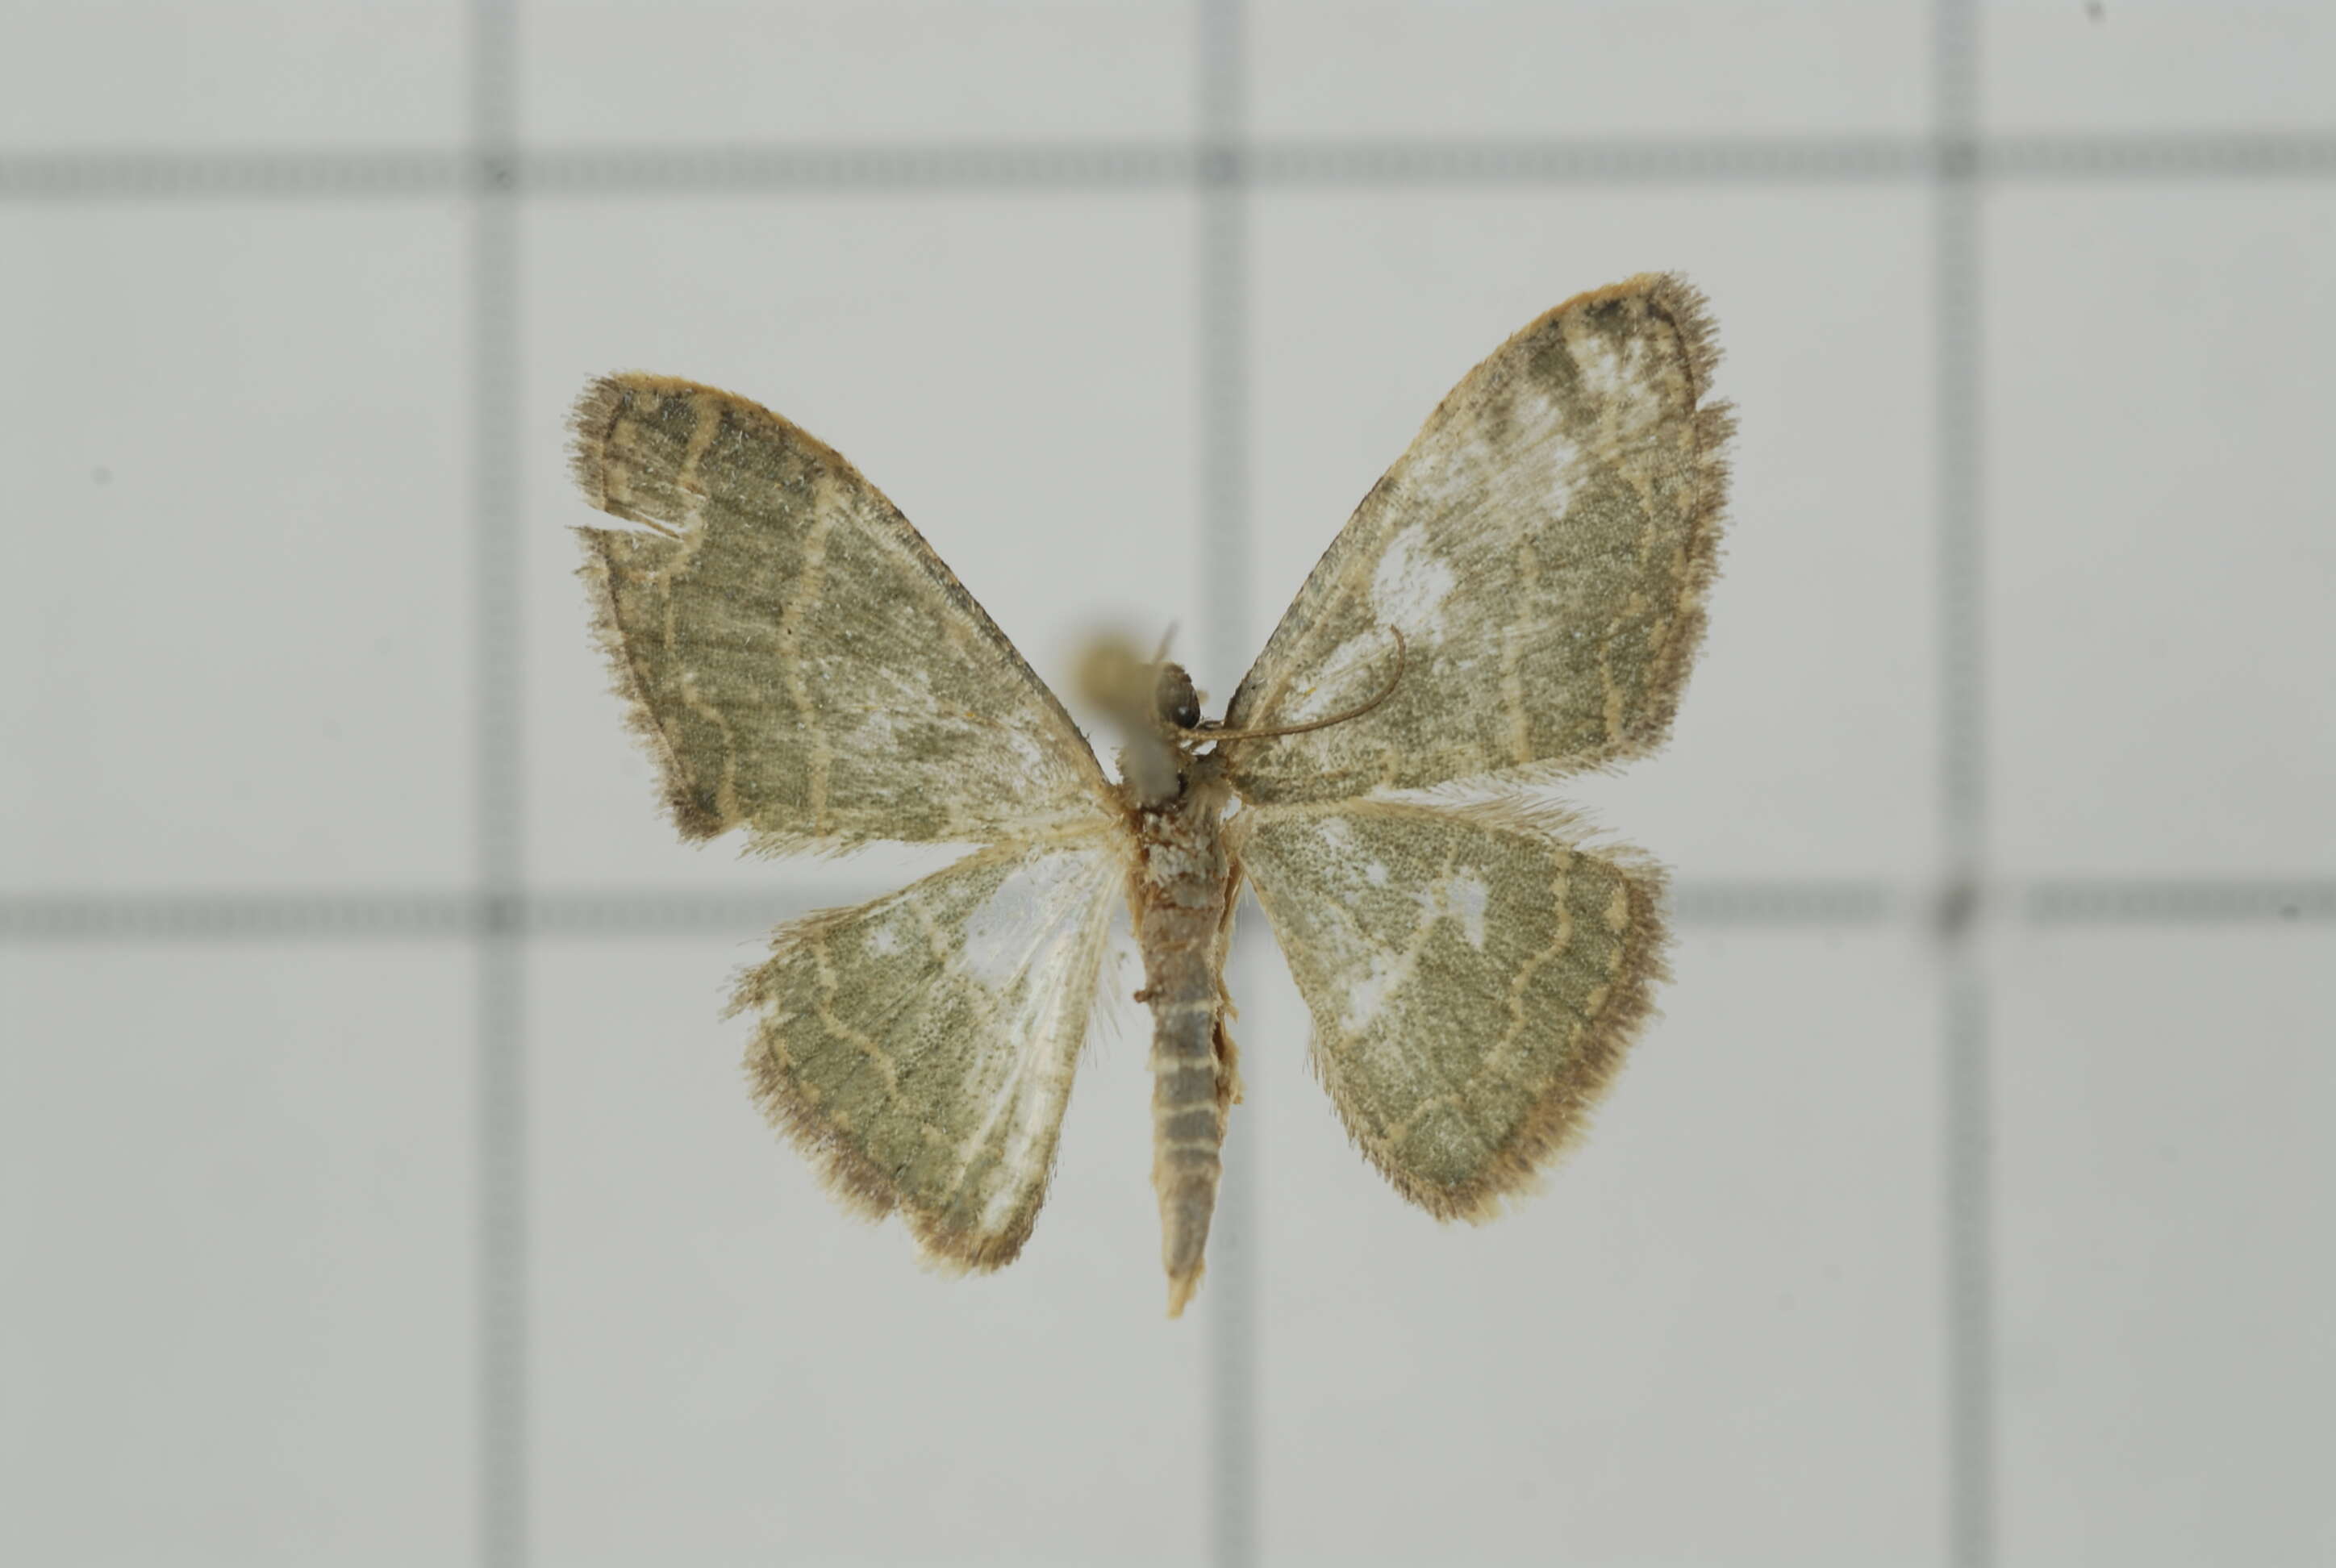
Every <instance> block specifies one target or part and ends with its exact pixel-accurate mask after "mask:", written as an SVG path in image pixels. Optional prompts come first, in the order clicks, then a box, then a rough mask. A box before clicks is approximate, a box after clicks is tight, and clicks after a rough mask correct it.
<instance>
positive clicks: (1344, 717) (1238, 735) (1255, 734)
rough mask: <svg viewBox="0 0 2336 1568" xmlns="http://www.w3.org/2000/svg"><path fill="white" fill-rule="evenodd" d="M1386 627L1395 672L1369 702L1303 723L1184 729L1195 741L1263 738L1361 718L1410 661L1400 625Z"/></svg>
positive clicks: (1391, 688)
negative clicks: (1392, 647)
mask: <svg viewBox="0 0 2336 1568" xmlns="http://www.w3.org/2000/svg"><path fill="white" fill-rule="evenodd" d="M1387 630H1389V631H1390V632H1393V633H1394V634H1395V673H1394V674H1393V675H1391V676H1389V677H1387V685H1385V686H1383V687H1379V690H1378V695H1377V696H1375V697H1373V698H1371V700H1370V701H1368V702H1366V703H1361V704H1358V705H1357V706H1354V707H1350V708H1348V710H1347V711H1346V712H1344V713H1334V714H1332V715H1331V716H1329V718H1318V719H1313V720H1310V721H1309V722H1308V723H1305V724H1278V725H1266V726H1262V727H1260V728H1257V729H1225V728H1223V727H1222V726H1221V725H1219V724H1204V725H1202V726H1201V727H1200V728H1198V729H1188V730H1185V731H1183V733H1184V734H1185V735H1191V736H1192V737H1193V738H1195V739H1197V740H1264V739H1266V738H1268V737H1269V736H1271V735H1304V734H1305V733H1306V732H1307V731H1308V730H1315V729H1329V727H1330V726H1332V725H1334V724H1344V723H1346V722H1347V721H1348V719H1350V718H1360V717H1362V716H1364V715H1365V714H1367V713H1368V712H1370V711H1371V709H1373V708H1375V707H1377V706H1379V704H1381V703H1383V702H1385V701H1387V698H1389V697H1391V696H1394V695H1395V688H1396V683H1397V681H1399V680H1401V679H1403V668H1404V666H1405V664H1406V663H1407V662H1408V661H1409V658H1410V650H1409V648H1407V646H1406V644H1405V642H1404V640H1403V628H1401V627H1399V626H1396V625H1394V624H1392V623H1390V624H1389V625H1388V627H1387Z"/></svg>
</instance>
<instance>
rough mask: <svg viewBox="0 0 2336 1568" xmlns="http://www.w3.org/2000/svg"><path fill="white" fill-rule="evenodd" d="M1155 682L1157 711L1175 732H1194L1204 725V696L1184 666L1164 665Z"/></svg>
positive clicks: (1161, 719)
mask: <svg viewBox="0 0 2336 1568" xmlns="http://www.w3.org/2000/svg"><path fill="white" fill-rule="evenodd" d="M1159 670H1160V673H1159V675H1158V677H1155V678H1154V680H1153V686H1152V702H1153V711H1154V712H1155V713H1156V714H1158V716H1159V717H1160V722H1161V723H1163V724H1164V725H1166V726H1169V727H1170V728H1171V729H1179V730H1185V729H1194V728H1197V727H1198V726H1199V725H1200V722H1201V694H1200V693H1199V692H1198V691H1196V690H1194V689H1193V687H1192V677H1191V676H1189V675H1187V674H1185V673H1184V667H1183V665H1181V664H1164V663H1163V664H1162V665H1161V666H1159Z"/></svg>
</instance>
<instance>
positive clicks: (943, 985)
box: [732, 837, 1127, 1269]
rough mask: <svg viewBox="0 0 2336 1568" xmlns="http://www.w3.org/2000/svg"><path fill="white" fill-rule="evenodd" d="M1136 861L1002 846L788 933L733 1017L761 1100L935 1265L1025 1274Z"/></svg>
mask: <svg viewBox="0 0 2336 1568" xmlns="http://www.w3.org/2000/svg"><path fill="white" fill-rule="evenodd" d="M1124 854H1125V852H1124V849H1123V848H1122V846H1121V844H1120V842H1118V841H1117V840H1116V839H1113V838H1107V837H1097V838H1090V839H1086V840H1084V841H1082V840H1066V841H1057V842H1052V843H1046V844H1032V845H1015V844H1006V845H999V846H997V847H995V848H992V849H988V850H984V851H981V852H978V853H977V854H974V855H972V856H969V857H968V858H967V859H965V860H963V861H960V862H958V863H957V864H956V865H953V866H951V867H949V869H948V870H947V871H944V872H938V873H937V874H935V875H933V876H930V877H927V878H926V879H925V880H924V881H920V882H916V883H914V884H912V885H911V886H909V887H907V888H903V889H902V890H901V891H899V892H896V893H892V894H891V895H889V896H887V897H884V898H881V899H878V900H877V901H874V902H873V903H869V904H862V905H861V906H860V907H859V908H857V909H850V910H831V911H827V912H825V913H822V914H817V915H813V916H812V917H810V918H809V919H807V920H798V921H796V922H795V923H794V924H793V925H789V926H784V927H782V928H781V929H780V930H779V932H778V934H777V936H776V938H775V940H774V943H773V946H772V954H771V958H770V959H769V961H768V962H766V963H764V964H763V965H762V966H761V967H759V968H757V969H751V970H749V971H748V972H747V973H746V974H745V976H744V977H743V978H742V979H741V980H740V982H739V987H738V992H737V995H736V996H735V998H733V1001H732V1010H733V1011H734V1012H754V1013H758V1014H759V1015H760V1017H761V1026H760V1027H759V1028H758V1029H757V1030H756V1032H755V1036H754V1043H753V1044H752V1045H751V1046H750V1047H748V1048H747V1053H746V1065H747V1071H748V1074H749V1076H751V1077H752V1079H753V1082H754V1093H755V1098H756V1099H757V1100H758V1101H760V1102H761V1104H762V1105H763V1108H764V1111H765V1112H766V1113H767V1114H768V1115H769V1116H770V1118H771V1120H772V1121H773V1122H774V1124H775V1125H777V1126H778V1127H779V1128H780V1129H781V1130H782V1131H784V1133H786V1134H787V1135H788V1136H789V1137H791V1138H792V1139H793V1141H794V1143H795V1144H796V1145H797V1146H798V1147H800V1148H801V1149H802V1150H803V1153H804V1154H806V1155H807V1156H808V1157H809V1158H810V1159H811V1161H812V1163H813V1165H814V1166H816V1167H817V1168H818V1170H819V1172H820V1174H822V1176H823V1177H824V1178H825V1179H826V1181H827V1183H828V1184H829V1186H830V1187H831V1188H832V1190H833V1191H834V1192H835V1193H836V1195H837V1196H838V1197H839V1198H840V1199H842V1201H843V1202H844V1203H846V1204H848V1205H849V1206H851V1207H852V1208H854V1209H857V1210H858V1211H860V1212H861V1213H864V1214H867V1215H869V1216H871V1218H872V1217H880V1216H881V1215H884V1214H887V1213H891V1211H892V1210H894V1209H896V1208H897V1209H899V1210H900V1213H901V1214H902V1216H903V1217H904V1218H905V1219H906V1220H907V1221H908V1223H909V1228H910V1231H911V1232H913V1233H914V1234H915V1236H916V1239H917V1242H918V1245H919V1246H920V1247H921V1248H922V1249H923V1250H924V1251H925V1252H926V1253H927V1255H929V1256H930V1257H931V1258H933V1259H934V1260H936V1261H939V1262H942V1263H945V1264H949V1265H953V1266H957V1267H965V1268H975V1269H995V1268H998V1267H1000V1266H1001V1265H1003V1264H1006V1263H1008V1262H1011V1261H1013V1259H1014V1256H1015V1254H1016V1253H1017V1252H1018V1251H1021V1250H1022V1243H1023V1242H1024V1241H1026V1240H1027V1238H1028V1236H1029V1234H1030V1227H1031V1224H1032V1222H1034V1221H1035V1220H1036V1219H1037V1213H1038V1206H1039V1204H1040V1203H1044V1202H1045V1201H1046V1182H1047V1178H1048V1176H1049V1174H1051V1173H1052V1171H1053V1169H1054V1164H1055V1141H1056V1134H1057V1132H1058V1131H1059V1130H1060V1128H1061V1125H1062V1120H1063V1106H1064V1104H1065V1102H1066V1100H1067V1099H1068V1098H1069V1096H1070V1092H1071V1075H1072V1071H1073V1069H1074V1068H1075V1067H1076V1066H1077V1063H1078V1055H1079V1047H1080V1045H1081V1043H1082V1042H1083V1041H1084V1040H1085V1037H1086V1030H1087V1020H1088V1018H1089V1016H1090V1014H1091V1013H1092V1012H1093V1010H1094V1008H1095V995H1096V987H1095V980H1096V967H1097V965H1098V964H1099V963H1100V962H1101V961H1102V958H1103V952H1104V947H1105V938H1106V934H1107V932H1108V931H1109V929H1110V924H1111V913H1112V911H1113V909H1114V907H1115V906H1116V905H1117V903H1118V902H1119V901H1120V899H1121V897H1122V896H1123V894H1124V889H1125V881H1126V874H1127V870H1126V861H1125V858H1124Z"/></svg>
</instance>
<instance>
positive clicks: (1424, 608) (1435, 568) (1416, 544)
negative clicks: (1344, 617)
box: [1371, 529, 1460, 642]
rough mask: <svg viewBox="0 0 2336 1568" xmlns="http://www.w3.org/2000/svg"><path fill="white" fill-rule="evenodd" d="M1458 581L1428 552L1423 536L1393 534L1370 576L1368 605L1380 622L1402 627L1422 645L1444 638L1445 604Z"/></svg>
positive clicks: (1408, 635)
mask: <svg viewBox="0 0 2336 1568" xmlns="http://www.w3.org/2000/svg"><path fill="white" fill-rule="evenodd" d="M1459 581H1460V579H1458V578H1457V577H1455V575H1453V571H1452V568H1451V567H1450V565H1448V564H1447V563H1446V562H1445V560H1443V559H1442V558H1440V557H1438V556H1436V555H1433V554H1431V553H1430V552H1429V551H1428V549H1427V546H1426V541H1425V536H1424V534H1423V533H1422V531H1420V530H1417V529H1413V530H1410V531H1406V532H1403V533H1399V534H1397V535H1396V538H1395V542H1394V543H1392V544H1390V545H1388V546H1387V554H1385V555H1384V556H1381V557H1380V558H1379V569H1378V570H1377V571H1376V572H1374V573H1372V574H1371V604H1372V607H1373V609H1375V610H1376V611H1377V614H1378V618H1379V620H1380V621H1381V622H1382V623H1383V624H1385V625H1388V626H1396V627H1400V628H1403V631H1404V634H1405V635H1406V636H1407V637H1413V638H1419V639H1420V640H1421V641H1423V642H1435V641H1437V640H1440V639H1441V638H1442V637H1443V635H1444V601H1445V599H1447V598H1449V597H1450V596H1451V593H1452V590H1453V589H1455V587H1457V586H1458V585H1459Z"/></svg>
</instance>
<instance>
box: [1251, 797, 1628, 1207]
mask: <svg viewBox="0 0 2336 1568" xmlns="http://www.w3.org/2000/svg"><path fill="white" fill-rule="evenodd" d="M1570 827H1571V824H1570V823H1568V822H1567V820H1566V819H1565V818H1564V817H1563V816H1562V814H1560V813H1554V812H1547V811H1543V812H1540V813H1533V814H1528V813H1525V812H1523V810H1522V809H1520V808H1515V807H1502V806H1471V807H1464V808H1458V809H1445V808H1443V807H1439V806H1430V805H1423V804H1417V803H1410V802H1401V801H1380V800H1371V801H1346V802H1339V803H1330V804H1325V805H1305V806H1268V807H1263V808H1252V809H1250V810H1246V811H1243V812H1241V813H1240V814H1239V815H1238V816H1237V817H1235V818H1234V819H1233V822H1232V823H1231V832H1232V833H1233V836H1234V841H1235V848H1236V852H1237V853H1238V854H1239V855H1240V856H1241V864H1242V866H1243V868H1244V869H1245V870H1246V871H1247V872H1248V874H1249V878H1250V880H1251V882H1252V883H1253V884H1254V885H1255V887H1256V889H1257V897H1258V901H1259V902H1260V904H1262V905H1263V906H1264V908H1265V912H1266V916H1267V918H1268V919H1269V920H1270V921H1271V922H1272V925H1273V930H1274V935H1275V936H1276V937H1277V938H1279V939H1280V943H1281V950H1282V952H1283V954H1284V955H1285V956H1286V957H1287V958H1288V959H1289V961H1290V973H1291V974H1292V975H1293V976H1294V977H1295V978H1296V979H1297V981H1298V989H1299V992H1300V993H1301V994H1302V995H1303V996H1304V997H1305V998H1306V1005H1307V1008H1308V1009H1309V1011H1310V1012H1311V1013H1312V1014H1313V1018H1314V1047H1313V1058H1314V1067H1315V1071H1316V1072H1317V1074H1319V1076H1320V1077H1321V1079H1322V1084H1323V1086H1324V1087H1325V1088H1327V1089H1328V1090H1329V1093H1330V1098H1331V1099H1332V1100H1333V1101H1334V1102H1335V1103H1336V1104H1337V1105H1338V1115H1340V1116H1341V1117H1342V1118H1343V1119H1344V1120H1345V1122H1346V1124H1347V1130H1348V1133H1349V1134H1350V1135H1352V1136H1353V1138H1354V1140H1355V1142H1356V1144H1358V1146H1359V1147H1360V1148H1361V1149H1362V1151H1363V1154H1365V1155H1366V1156H1367V1157H1368V1159H1369V1160H1370V1162H1371V1164H1374V1165H1377V1167H1378V1168H1379V1170H1380V1171H1381V1173H1383V1174H1385V1175H1386V1176H1387V1180H1388V1181H1390V1182H1392V1183H1395V1186H1396V1190H1397V1191H1398V1192H1400V1193H1403V1195H1404V1196H1405V1197H1406V1198H1409V1199H1410V1200H1411V1201H1412V1202H1414V1203H1417V1204H1419V1205H1420V1206H1421V1207H1423V1208H1425V1209H1426V1210H1427V1211H1428V1212H1429V1213H1433V1214H1435V1215H1436V1217H1437V1218H1439V1219H1451V1218H1455V1217H1457V1218H1466V1219H1482V1218H1485V1217H1487V1216H1488V1215H1489V1214H1491V1213H1493V1212H1494V1209H1495V1208H1496V1206H1497V1201H1498V1199H1499V1198H1500V1197H1501V1195H1502V1194H1503V1193H1509V1192H1512V1191H1514V1190H1516V1189H1517V1188H1519V1187H1522V1186H1524V1185H1526V1184H1528V1183H1530V1181H1531V1178H1532V1175H1533V1172H1534V1170H1535V1169H1536V1168H1538V1167H1539V1166H1541V1165H1542V1164H1544V1163H1546V1162H1547V1161H1548V1160H1549V1159H1551V1158H1552V1156H1553V1155H1554V1154H1557V1153H1558V1151H1559V1150H1561V1149H1562V1147H1563V1146H1564V1144H1566V1142H1567V1141H1568V1140H1569V1139H1570V1138H1572V1136H1573V1135H1574V1134H1575V1133H1577V1132H1578V1131H1579V1130H1580V1129H1581V1127H1582V1122H1583V1118H1584V1115H1585V1114H1586V1113H1587V1112H1588V1110H1589V1109H1590V1107H1591V1105H1593V1104H1594V1103H1595V1102H1596V1101H1597V1099H1598V1098H1599V1096H1601V1095H1602V1094H1603V1093H1604V1092H1605V1090H1606V1088H1607V1086H1608V1085H1609V1084H1610V1083H1611V1081H1612V1079H1613V1077H1614V1075H1615V1073H1616V1071H1617V1069H1618V1068H1619V1067H1620V1066H1621V1060H1622V1054H1623V1052H1624V1050H1625V1049H1626V1048H1627V1047H1629V1045H1630V1039H1631V1037H1632V1036H1633V1034H1634V1033H1635V1032H1636V1030H1637V1029H1638V1027H1639V1026H1640V1023H1641V1021H1643V1020H1644V1019H1645V1018H1646V1017H1647V1016H1648V1013H1649V1011H1650V1002H1649V992H1650V988H1651V986H1652V984H1653V983H1654V981H1656V980H1657V979H1660V978H1661V977H1662V950H1663V930H1662V919H1661V913H1660V903H1661V898H1662V875H1661V873H1660V872H1659V871H1657V870H1656V869H1655V868H1654V867H1652V866H1651V865H1649V864H1647V863H1646V862H1643V861H1641V860H1640V859H1639V858H1638V857H1636V856H1635V855H1632V854H1630V853H1628V852H1614V851H1603V852H1596V851H1591V850H1585V849H1582V848H1580V847H1577V846H1576V845H1574V844H1572V843H1570V842H1567V839H1566V834H1567V833H1568V831H1569V829H1570Z"/></svg>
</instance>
